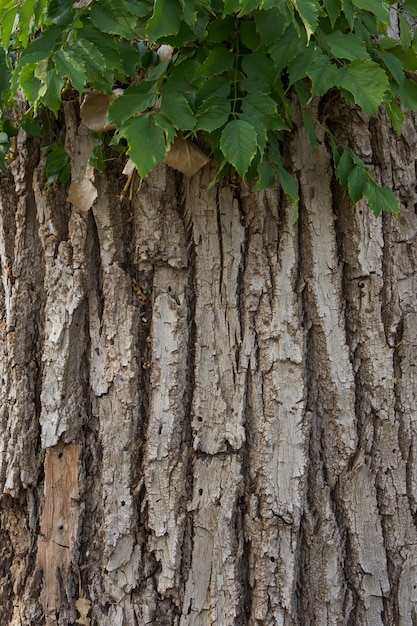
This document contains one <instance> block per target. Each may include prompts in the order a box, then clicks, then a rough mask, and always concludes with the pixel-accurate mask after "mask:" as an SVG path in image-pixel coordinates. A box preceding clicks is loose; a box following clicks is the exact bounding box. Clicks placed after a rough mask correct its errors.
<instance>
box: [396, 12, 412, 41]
mask: <svg viewBox="0 0 417 626" xmlns="http://www.w3.org/2000/svg"><path fill="white" fill-rule="evenodd" d="M398 19H399V26H400V43H401V46H402V47H403V48H404V50H407V48H409V47H410V46H411V30H410V25H409V23H408V22H407V20H406V19H405V17H404V15H401V13H400V14H399V16H398Z"/></svg>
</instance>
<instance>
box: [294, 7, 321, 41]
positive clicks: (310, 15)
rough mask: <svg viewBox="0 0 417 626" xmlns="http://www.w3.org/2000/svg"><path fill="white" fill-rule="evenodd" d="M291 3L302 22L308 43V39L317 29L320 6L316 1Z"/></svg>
mask: <svg viewBox="0 0 417 626" xmlns="http://www.w3.org/2000/svg"><path fill="white" fill-rule="evenodd" d="M291 2H292V4H293V5H294V6H295V8H296V9H297V11H298V13H299V15H300V17H301V19H302V21H303V24H304V28H305V29H306V33H307V41H310V37H311V35H313V34H314V32H315V30H316V27H317V21H318V16H319V13H320V4H319V3H318V2H317V1H316V0H291Z"/></svg>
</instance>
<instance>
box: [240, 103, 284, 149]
mask: <svg viewBox="0 0 417 626" xmlns="http://www.w3.org/2000/svg"><path fill="white" fill-rule="evenodd" d="M240 119H242V120H245V121H246V122H248V123H249V124H251V125H252V126H253V127H254V128H255V130H256V135H257V141H258V146H259V148H261V149H262V150H263V149H264V148H265V147H266V140H267V131H268V130H276V131H279V130H288V127H287V125H286V124H285V122H284V120H283V119H282V117H281V115H279V114H278V112H277V103H276V102H275V100H273V99H272V98H271V97H270V96H269V95H268V94H266V93H262V92H255V93H249V94H248V95H247V96H245V97H244V98H243V99H242V113H241V114H240Z"/></svg>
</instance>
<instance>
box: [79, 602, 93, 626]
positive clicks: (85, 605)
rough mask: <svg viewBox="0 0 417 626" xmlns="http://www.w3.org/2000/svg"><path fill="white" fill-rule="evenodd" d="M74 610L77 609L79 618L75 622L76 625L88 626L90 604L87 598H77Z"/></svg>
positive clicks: (89, 622)
mask: <svg viewBox="0 0 417 626" xmlns="http://www.w3.org/2000/svg"><path fill="white" fill-rule="evenodd" d="M75 608H76V609H77V611H78V613H79V614H80V617H79V618H78V619H77V621H76V622H75V623H76V624H82V625H83V626H90V624H91V619H90V618H89V617H87V615H88V612H89V610H90V609H91V602H90V600H87V598H78V600H77V601H76V603H75Z"/></svg>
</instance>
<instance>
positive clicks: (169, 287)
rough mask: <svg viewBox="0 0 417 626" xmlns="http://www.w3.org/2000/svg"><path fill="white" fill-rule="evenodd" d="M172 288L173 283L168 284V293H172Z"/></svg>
mask: <svg viewBox="0 0 417 626" xmlns="http://www.w3.org/2000/svg"><path fill="white" fill-rule="evenodd" d="M171 291H172V289H171V285H168V293H171Z"/></svg>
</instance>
